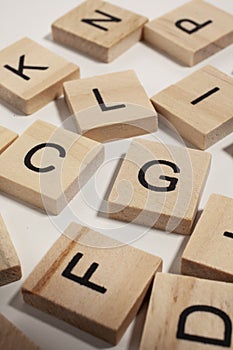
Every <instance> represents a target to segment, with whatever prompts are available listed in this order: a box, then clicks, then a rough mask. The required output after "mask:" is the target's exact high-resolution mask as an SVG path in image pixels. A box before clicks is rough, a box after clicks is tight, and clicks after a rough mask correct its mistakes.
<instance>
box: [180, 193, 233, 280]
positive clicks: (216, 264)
mask: <svg viewBox="0 0 233 350" xmlns="http://www.w3.org/2000/svg"><path fill="white" fill-rule="evenodd" d="M232 212H233V199H232V198H228V197H225V196H222V195H217V194H212V195H211V197H210V198H209V201H208V203H207V205H206V207H205V209H204V212H203V213H202V215H201V218H200V220H199V222H198V224H197V226H196V228H195V230H194V232H193V235H192V236H191V238H190V241H189V242H188V245H187V247H186V248H185V250H184V252H183V255H182V260H181V271H182V273H183V274H186V275H191V276H196V277H200V278H207V279H213V280H220V281H226V282H233V259H232V250H231V248H232V244H233V216H232Z"/></svg>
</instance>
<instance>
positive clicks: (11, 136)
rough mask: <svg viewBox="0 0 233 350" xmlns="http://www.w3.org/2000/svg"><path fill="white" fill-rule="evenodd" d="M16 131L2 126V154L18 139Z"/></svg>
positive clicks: (0, 146)
mask: <svg viewBox="0 0 233 350" xmlns="http://www.w3.org/2000/svg"><path fill="white" fill-rule="evenodd" d="M18 136H19V135H18V134H16V133H15V132H14V131H11V130H9V129H7V128H4V127H3V126H1V125H0V154H1V153H2V152H4V151H5V149H7V147H9V146H10V145H11V144H12V143H13V142H14V141H15V140H16V139H17V137H18Z"/></svg>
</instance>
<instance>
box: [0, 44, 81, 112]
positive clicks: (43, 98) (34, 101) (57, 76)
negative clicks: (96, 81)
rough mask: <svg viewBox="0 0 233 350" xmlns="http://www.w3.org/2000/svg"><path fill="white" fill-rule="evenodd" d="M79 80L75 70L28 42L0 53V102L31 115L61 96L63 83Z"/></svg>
mask: <svg viewBox="0 0 233 350" xmlns="http://www.w3.org/2000/svg"><path fill="white" fill-rule="evenodd" d="M77 78H79V67H78V66H76V65H75V64H73V63H70V62H68V61H66V60H65V59H64V58H62V57H60V56H58V55H56V54H55V53H53V52H51V51H49V50H48V49H46V48H44V47H43V46H41V45H39V44H37V43H36V42H35V41H33V40H31V39H29V38H23V39H21V40H19V41H17V42H15V43H14V44H12V45H10V46H8V47H7V48H5V49H4V50H2V51H0V98H2V99H3V100H5V101H6V102H8V103H9V104H10V105H12V106H13V107H15V108H17V109H19V110H20V111H21V112H23V113H25V114H32V113H34V112H35V111H37V110H38V109H40V108H42V107H43V106H45V105H46V104H47V103H49V102H50V101H52V100H54V99H56V98H57V97H58V96H60V95H61V94H62V84H63V82H64V81H67V80H71V79H77Z"/></svg>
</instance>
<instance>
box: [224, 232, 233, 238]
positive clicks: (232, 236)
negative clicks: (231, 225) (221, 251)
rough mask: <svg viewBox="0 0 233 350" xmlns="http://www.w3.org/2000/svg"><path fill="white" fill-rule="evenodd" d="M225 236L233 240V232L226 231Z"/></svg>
mask: <svg viewBox="0 0 233 350" xmlns="http://www.w3.org/2000/svg"><path fill="white" fill-rule="evenodd" d="M223 236H225V237H228V238H233V232H228V231H225V232H224V234H223Z"/></svg>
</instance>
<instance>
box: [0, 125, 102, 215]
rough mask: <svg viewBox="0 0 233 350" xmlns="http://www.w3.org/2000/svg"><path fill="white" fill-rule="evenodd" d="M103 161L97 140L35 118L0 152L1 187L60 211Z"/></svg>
mask: <svg viewBox="0 0 233 350" xmlns="http://www.w3.org/2000/svg"><path fill="white" fill-rule="evenodd" d="M103 160H104V148H103V146H102V145H101V144H100V143H98V142H96V141H93V140H90V139H87V138H86V137H83V136H80V135H77V134H76V133H73V132H70V131H68V130H65V129H63V128H57V127H56V126H54V125H52V124H49V123H46V122H43V121H39V120H38V121H36V122H34V123H33V124H32V125H31V126H30V127H29V128H28V129H27V130H26V131H25V132H24V133H23V134H22V135H21V136H20V137H19V138H18V139H17V140H16V141H15V142H14V143H13V144H12V145H11V147H9V148H8V149H7V150H6V151H4V152H3V153H2V154H1V156H0V189H1V191H3V192H5V193H7V194H10V195H12V196H14V197H16V198H17V199H20V200H22V201H24V202H26V203H28V204H31V205H33V206H35V207H37V208H41V209H43V210H45V211H47V212H49V213H53V214H59V213H60V212H61V210H62V209H63V208H64V207H65V206H66V205H67V204H68V203H69V202H70V200H71V199H72V198H73V197H74V196H75V194H76V193H77V192H78V191H79V190H80V188H81V187H82V186H83V185H84V184H85V183H86V182H87V181H88V180H89V179H90V177H91V176H92V175H93V174H94V173H95V171H96V170H97V169H98V167H99V166H100V164H101V163H102V162H103Z"/></svg>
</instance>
